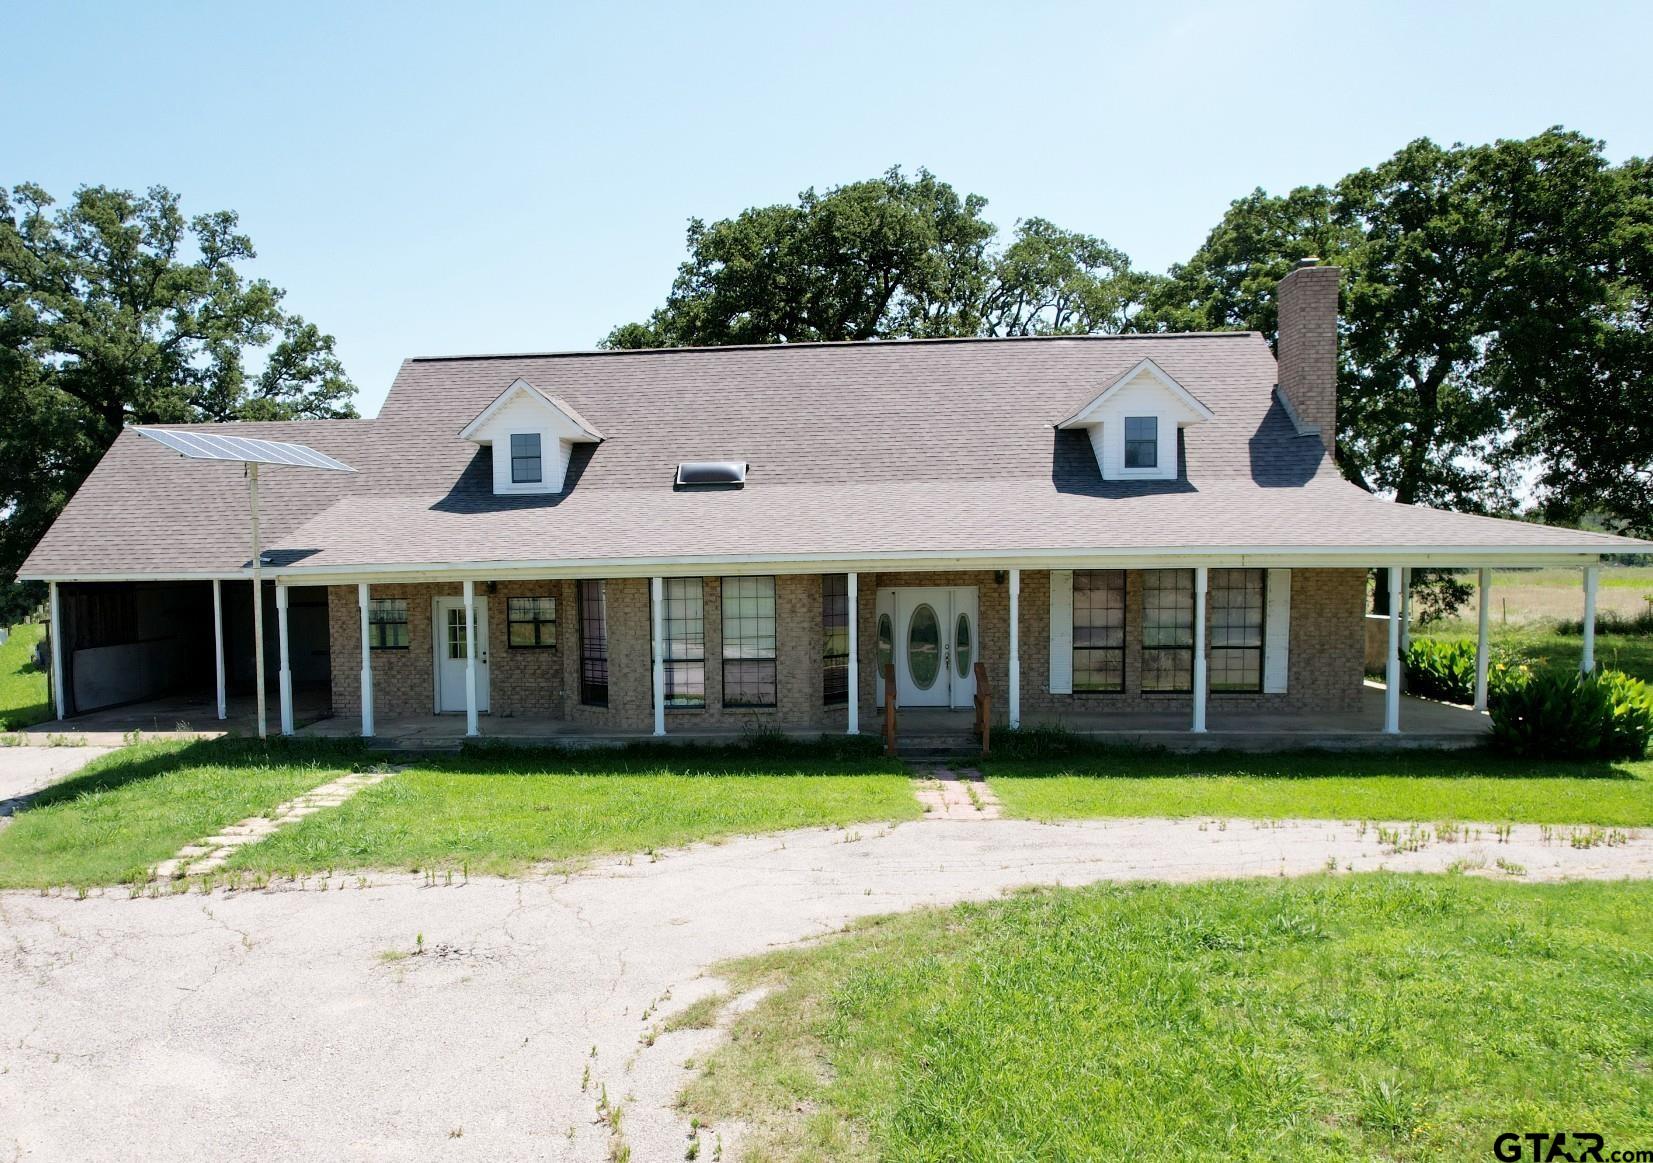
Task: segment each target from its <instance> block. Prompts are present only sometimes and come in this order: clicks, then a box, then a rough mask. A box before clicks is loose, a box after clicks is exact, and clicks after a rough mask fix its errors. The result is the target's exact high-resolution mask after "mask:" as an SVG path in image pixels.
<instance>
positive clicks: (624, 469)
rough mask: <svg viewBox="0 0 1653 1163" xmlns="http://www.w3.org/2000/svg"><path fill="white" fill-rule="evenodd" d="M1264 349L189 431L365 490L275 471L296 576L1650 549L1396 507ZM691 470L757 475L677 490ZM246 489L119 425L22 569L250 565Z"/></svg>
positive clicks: (739, 366)
mask: <svg viewBox="0 0 1653 1163" xmlns="http://www.w3.org/2000/svg"><path fill="white" fill-rule="evenodd" d="M1145 356H1147V357H1151V358H1152V359H1153V360H1154V361H1155V363H1157V364H1158V365H1159V366H1160V367H1161V368H1163V369H1164V370H1165V371H1166V372H1167V373H1168V374H1170V375H1171V376H1172V377H1173V378H1174V379H1176V380H1177V381H1178V382H1179V383H1181V384H1182V385H1183V386H1185V387H1186V388H1187V389H1188V390H1189V391H1190V392H1192V393H1193V394H1194V395H1195V396H1197V397H1198V398H1199V399H1200V400H1201V401H1203V402H1204V403H1205V404H1206V405H1207V406H1208V407H1209V408H1210V409H1211V410H1212V412H1213V413H1215V415H1216V419H1215V420H1214V421H1211V422H1208V423H1204V424H1200V425H1196V426H1194V427H1192V428H1189V429H1187V430H1186V431H1185V443H1184V450H1183V459H1184V464H1185V474H1184V477H1183V479H1181V480H1178V481H1175V482H1171V481H1165V482H1131V483H1104V482H1103V481H1101V480H1100V479H1099V474H1098V471H1097V468H1096V462H1095V460H1094V457H1093V455H1092V452H1091V449H1090V445H1089V442H1088V440H1087V438H1086V435H1085V434H1084V433H1083V432H1079V431H1056V430H1055V429H1054V428H1053V427H1052V426H1053V425H1054V424H1055V423H1057V422H1058V421H1060V420H1062V419H1063V418H1065V417H1067V416H1070V415H1072V414H1073V412H1074V411H1075V410H1077V409H1078V408H1079V407H1081V406H1082V405H1084V404H1085V403H1087V402H1088V401H1089V400H1090V399H1092V398H1093V397H1094V396H1095V395H1096V394H1097V393H1098V392H1099V391H1101V389H1102V388H1103V387H1105V386H1106V385H1107V384H1108V383H1109V382H1110V381H1112V380H1113V379H1114V378H1115V377H1117V376H1118V375H1120V374H1121V373H1122V372H1124V371H1126V370H1127V369H1129V368H1130V367H1131V366H1133V365H1134V364H1135V363H1137V362H1138V361H1139V360H1141V359H1142V358H1143V357H1145ZM519 377H520V378H522V379H526V380H527V381H528V382H529V383H531V384H533V385H534V386H535V387H536V388H538V389H539V390H540V391H541V392H544V393H545V394H546V395H549V396H554V397H557V398H559V399H561V400H564V401H566V402H567V403H568V405H569V406H570V407H571V408H573V409H577V410H578V412H579V414H581V415H582V416H584V417H585V418H586V419H587V420H589V422H590V423H591V424H592V425H593V426H595V428H596V429H597V430H598V431H600V432H602V433H603V434H604V435H605V436H606V437H607V439H606V440H604V441H603V442H602V443H601V444H596V445H576V446H575V448H574V456H573V461H572V463H571V465H570V467H569V473H568V487H567V489H566V490H565V492H564V493H563V494H562V495H559V496H553V497H545V496H539V497H495V496H494V495H493V494H492V492H491V481H492V476H491V470H490V464H491V461H490V459H489V458H490V456H491V455H492V454H491V452H490V451H489V450H487V449H480V448H477V447H476V446H474V445H472V444H470V443H469V442H467V441H463V440H460V439H459V436H458V434H459V432H460V430H461V429H463V428H464V427H465V426H466V425H467V424H468V423H469V422H470V421H471V420H472V419H474V418H475V417H476V415H477V414H478V413H480V412H481V411H482V410H483V409H484V408H486V407H487V406H488V405H489V404H490V403H491V402H492V401H493V400H494V399H495V398H496V397H497V396H498V395H499V394H500V392H502V391H503V390H504V389H505V388H506V387H508V386H509V385H510V384H511V383H512V382H513V381H514V380H516V379H517V378H519ZM1274 382H1275V364H1274V359H1273V356H1272V354H1271V353H1270V351H1269V348H1268V345H1267V344H1266V342H1265V341H1264V340H1263V338H1262V337H1261V336H1260V335H1257V334H1256V333H1246V332H1233V333H1222V334H1205V335H1157V336H1120V337H1087V338H1063V339H1025V340H973V341H972V340H964V341H933V342H889V343H861V344H799V345H790V346H779V347H763V348H703V349H685V350H675V351H659V352H601V353H599V352H592V353H570V354H559V355H513V356H481V357H465V358H433V359H413V360H408V361H407V362H405V363H404V364H403V365H402V368H401V371H400V373H399V374H398V375H397V377H396V382H395V384H394V386H393V387H392V390H391V392H390V395H389V398H388V399H387V400H386V402H385V405H384V408H383V410H382V411H381V413H380V415H379V416H378V417H377V418H376V419H373V420H354V421H307V422H295V423H271V424H246V425H195V426H191V427H196V428H204V429H207V430H229V431H235V432H240V433H242V434H245V435H251V436H262V437H267V438H270V439H278V440H294V441H299V442H301V443H305V444H309V445H311V446H313V447H315V448H317V449H319V450H321V451H322V452H325V453H328V454H329V455H331V456H334V457H337V458H338V459H340V460H342V461H344V462H345V463H346V464H349V465H351V466H353V467H355V468H356V469H358V470H359V475H356V476H345V475H343V474H334V473H318V472H306V471H303V470H297V469H284V468H279V467H274V468H266V469H264V470H263V473H262V477H261V485H262V487H261V506H260V511H261V516H262V522H263V533H264V543H265V545H266V547H267V551H268V557H269V559H270V560H271V561H273V562H275V563H276V564H277V565H285V566H289V567H290V568H292V569H293V570H294V571H295V572H296V571H302V570H303V569H306V568H309V567H315V566H334V567H341V568H344V567H354V566H361V567H364V568H371V567H374V566H387V567H395V566H413V565H419V564H445V563H454V564H458V563H465V562H489V563H494V562H497V563H510V562H558V561H569V562H573V561H582V562H585V561H597V560H604V559H610V560H612V559H643V560H649V559H661V558H673V557H707V556H736V555H738V556H742V557H748V558H750V557H760V558H761V557H764V556H765V555H775V556H776V557H783V556H792V555H810V554H821V555H856V554H867V555H881V554H899V553H913V554H928V553H953V552H956V553H959V554H984V553H1000V554H1007V555H1008V554H1012V553H1016V552H1024V553H1033V552H1040V551H1053V552H1059V551H1063V550H1074V551H1080V550H1090V551H1098V550H1108V549H1119V550H1136V549H1140V550H1143V551H1152V550H1167V551H1169V550H1198V549H1201V548H1218V547H1236V546H1246V547H1257V548H1265V547H1266V548H1271V549H1281V550H1292V549H1302V550H1315V549H1327V548H1338V549H1361V548H1373V549H1392V548H1412V547H1417V548H1420V549H1422V548H1425V547H1431V548H1433V547H1451V548H1464V549H1473V548H1501V549H1515V548H1523V547H1525V548H1531V549H1533V550H1535V551H1538V552H1543V551H1581V552H1591V551H1604V552H1614V551H1618V552H1625V551H1633V550H1638V549H1645V548H1646V546H1645V545H1644V544H1643V543H1640V542H1632V541H1628V540H1626V539H1622V538H1614V537H1610V536H1607V535H1604V534H1593V533H1583V532H1577V531H1573V530H1566V529H1557V528H1550V527H1544V526H1538V525H1532V524H1527V523H1524V522H1515V521H1503V520H1496V519H1492V518H1484V517H1475V516H1470V515H1466V514H1458V513H1446V512H1440V511H1436V510H1431V509H1424V508H1414V507H1409V506H1402V505H1395V504H1391V503H1388V502H1385V501H1381V500H1378V499H1375V498H1373V497H1370V496H1368V495H1367V494H1366V493H1365V492H1363V491H1361V490H1360V489H1358V488H1357V487H1355V486H1354V485H1352V484H1349V483H1348V482H1346V481H1345V480H1343V479H1342V477H1341V476H1340V475H1339V474H1338V472H1337V469H1336V467H1335V466H1334V465H1333V464H1332V463H1331V462H1330V460H1329V459H1328V458H1327V457H1326V456H1325V454H1324V452H1323V450H1322V448H1321V445H1320V442H1319V440H1318V439H1317V438H1316V437H1313V436H1307V437H1305V436H1299V435H1298V434H1297V432H1296V429H1295V428H1294V427H1293V425H1292V423H1291V420H1290V419H1289V417H1288V416H1287V415H1286V413H1285V411H1284V410H1283V409H1282V408H1281V406H1280V404H1279V403H1278V402H1277V401H1276V399H1275V398H1274V393H1273V387H1274ZM686 460H743V461H748V462H750V463H751V471H750V474H749V477H748V483H747V485H746V486H745V488H743V489H714V490H696V489H678V488H674V487H673V484H672V481H673V475H674V473H675V470H676V466H677V464H678V463H679V462H681V461H686ZM246 515H247V503H246V496H245V485H244V483H243V481H242V479H241V474H240V473H239V472H238V471H237V470H236V469H235V468H234V467H233V466H229V465H224V464H210V463H197V462H191V461H184V460H180V459H179V458H177V457H176V456H174V455H173V454H171V453H169V452H167V451H166V450H165V449H163V448H161V447H160V446H158V445H156V444H154V443H152V442H149V441H145V440H143V439H141V438H139V437H137V436H136V435H134V434H133V433H131V432H127V433H123V434H122V435H121V437H120V439H119V440H117V441H116V442H115V444H114V446H113V447H112V448H111V449H110V450H109V452H108V454H107V455H106V456H105V457H104V459H103V462H102V463H101V464H100V465H99V466H98V468H97V470H96V471H95V472H94V473H93V474H92V476H91V478H90V479H89V480H88V481H87V482H86V484H85V485H84V486H83V487H82V488H81V490H80V492H79V493H78V494H77V495H76V496H75V497H74V499H73V500H72V501H71V502H70V504H69V506H68V508H67V509H65V511H64V513H63V514H62V516H61V517H59V519H58V521H57V523H56V524H55V525H54V526H53V527H52V529H51V530H50V532H49V533H48V534H47V535H46V537H45V538H44V539H43V540H42V541H41V543H40V545H39V546H38V547H37V548H36V549H35V551H34V553H33V554H32V555H31V556H30V558H29V560H28V562H27V563H26V564H25V567H24V570H23V573H24V575H25V576H30V577H71V576H77V575H80V576H85V575H92V574H98V575H109V574H117V575H132V576H144V575H153V576H165V575H179V574H192V573H201V574H211V573H231V572H236V571H239V570H240V569H242V568H243V567H244V566H245V565H246V564H247V561H248V542H247V521H246Z"/></svg>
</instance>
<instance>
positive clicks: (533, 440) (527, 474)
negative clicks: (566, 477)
mask: <svg viewBox="0 0 1653 1163" xmlns="http://www.w3.org/2000/svg"><path fill="white" fill-rule="evenodd" d="M544 479H545V474H544V472H543V471H542V469H541V467H540V434H539V433H538V432H513V433H511V483H512V484H513V485H537V484H539V483H541V482H542V481H543V480H544Z"/></svg>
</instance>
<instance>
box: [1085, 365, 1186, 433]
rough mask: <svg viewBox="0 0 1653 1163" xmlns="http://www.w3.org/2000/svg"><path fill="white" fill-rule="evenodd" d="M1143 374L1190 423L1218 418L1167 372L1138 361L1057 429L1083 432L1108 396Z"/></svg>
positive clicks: (1156, 366) (1157, 366)
mask: <svg viewBox="0 0 1653 1163" xmlns="http://www.w3.org/2000/svg"><path fill="white" fill-rule="evenodd" d="M1144 373H1146V374H1147V376H1148V378H1149V379H1151V380H1153V381H1154V382H1155V383H1157V384H1158V385H1159V386H1160V387H1161V388H1163V389H1164V390H1165V391H1167V392H1169V393H1170V394H1171V396H1172V397H1173V398H1174V399H1175V400H1177V402H1178V403H1180V404H1182V406H1183V407H1184V408H1186V409H1187V410H1188V411H1189V413H1190V414H1191V415H1190V421H1191V422H1198V421H1200V420H1215V419H1216V418H1217V414H1216V413H1215V412H1213V411H1212V410H1211V409H1210V408H1207V407H1206V406H1205V405H1204V404H1203V403H1201V402H1200V400H1199V397H1197V396H1195V395H1194V393H1193V392H1190V391H1189V390H1188V389H1187V388H1185V387H1183V386H1182V385H1181V384H1179V383H1177V381H1176V380H1175V379H1174V378H1172V376H1171V373H1169V372H1167V371H1166V370H1165V369H1164V368H1162V367H1160V366H1159V365H1158V364H1157V363H1155V362H1154V361H1153V360H1151V359H1141V360H1138V361H1137V362H1136V364H1135V365H1134V366H1133V367H1131V368H1130V369H1129V370H1128V371H1126V372H1125V373H1124V374H1123V375H1120V376H1116V377H1115V378H1114V380H1113V381H1112V382H1111V383H1109V384H1108V386H1107V387H1105V388H1103V389H1102V391H1101V392H1100V393H1098V394H1097V395H1096V397H1095V398H1093V399H1092V400H1091V402H1090V403H1088V404H1086V405H1085V406H1084V407H1083V408H1081V409H1079V410H1078V411H1077V412H1075V413H1074V414H1073V415H1071V416H1069V417H1068V418H1067V419H1066V420H1063V421H1060V422H1059V423H1058V424H1057V425H1056V427H1058V428H1082V427H1084V426H1085V425H1087V424H1090V423H1093V422H1094V421H1093V419H1092V417H1093V416H1094V415H1095V413H1096V412H1097V411H1098V410H1100V409H1101V408H1102V407H1103V406H1104V405H1105V404H1106V403H1107V402H1108V397H1109V396H1111V395H1113V394H1114V393H1115V392H1117V391H1118V390H1119V389H1120V388H1122V387H1124V386H1125V385H1126V384H1128V383H1130V382H1131V381H1132V380H1134V379H1136V377H1137V376H1138V375H1141V374H1144Z"/></svg>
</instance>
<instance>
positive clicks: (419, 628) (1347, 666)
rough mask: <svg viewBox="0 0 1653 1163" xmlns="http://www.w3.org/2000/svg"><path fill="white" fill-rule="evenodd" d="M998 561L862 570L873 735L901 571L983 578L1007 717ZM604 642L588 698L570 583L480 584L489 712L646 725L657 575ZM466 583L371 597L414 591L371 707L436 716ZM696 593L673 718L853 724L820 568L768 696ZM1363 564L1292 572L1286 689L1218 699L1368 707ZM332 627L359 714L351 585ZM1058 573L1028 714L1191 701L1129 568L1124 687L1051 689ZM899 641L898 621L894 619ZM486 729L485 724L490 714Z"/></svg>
mask: <svg viewBox="0 0 1653 1163" xmlns="http://www.w3.org/2000/svg"><path fill="white" fill-rule="evenodd" d="M995 578H996V574H995V573H994V572H993V571H988V570H980V571H952V572H940V573H879V574H874V573H865V574H862V575H861V577H860V585H859V590H860V593H859V613H858V619H857V622H858V632H857V637H858V641H859V647H860V665H859V672H860V703H861V730H862V731H863V732H864V733H867V734H876V733H877V732H878V731H879V729H880V724H881V722H882V718H881V716H882V708H881V707H880V706H879V704H878V702H877V696H876V691H877V684H876V677H877V675H876V667H877V631H878V627H877V595H878V591H879V590H880V589H887V588H892V587H901V586H975V587H976V590H977V595H978V601H979V625H978V627H977V635H978V638H979V644H978V648H977V649H978V655H977V656H978V657H979V658H980V660H981V661H982V663H983V664H984V665H985V666H986V668H987V674H988V681H989V682H990V684H991V685H992V690H993V700H994V707H995V713H996V716H997V717H998V718H1000V719H1001V720H1002V719H1003V717H1004V713H1005V705H1006V703H1005V698H1006V692H1007V690H1008V684H1009V639H1010V587H1009V583H1008V581H997V580H995ZM605 588H606V595H607V605H608V643H609V705H608V706H607V707H588V706H584V705H582V704H581V703H580V699H579V694H580V682H579V665H580V659H579V610H578V604H577V600H576V588H575V583H573V582H571V581H560V582H509V583H506V582H501V583H499V585H498V586H497V587H496V592H494V593H492V594H489V593H487V592H486V586H485V585H483V584H481V583H479V585H478V591H479V592H478V594H477V599H478V601H479V602H482V601H486V602H487V603H488V611H489V660H490V679H491V689H492V701H493V710H492V714H493V715H496V716H500V717H506V716H525V717H526V716H534V717H543V718H546V719H549V720H552V721H565V722H568V723H572V724H577V725H583V726H589V727H596V728H607V729H613V730H630V731H647V730H650V729H652V726H653V722H654V713H653V670H652V661H651V652H650V639H651V627H650V614H649V583H648V580H647V579H645V578H611V579H609V580H608V581H607V582H606V587H605ZM460 592H461V589H460V587H459V586H458V585H383V586H374V587H373V596H375V597H385V598H403V599H405V600H406V601H407V603H408V637H409V645H408V648H407V649H406V650H376V651H374V652H373V680H374V693H375V703H376V711H377V714H378V715H379V716H380V717H381V718H395V717H399V716H409V715H428V714H430V713H431V710H432V706H433V704H434V692H433V689H432V682H433V675H432V669H433V654H432V644H431V634H432V625H431V609H432V599H433V598H435V597H437V596H439V595H454V596H457V595H458V594H459V593H460ZM702 593H703V595H704V601H705V612H706V706H705V707H704V708H694V709H672V710H669V711H667V714H666V730H667V732H668V733H671V732H674V731H695V730H703V729H708V728H715V729H730V728H739V727H748V726H750V727H765V726H774V727H779V728H785V729H790V730H800V729H804V730H807V729H819V730H822V731H827V732H839V731H842V730H844V728H845V725H846V720H847V712H846V711H845V709H844V708H843V707H841V706H840V707H824V706H822V704H821V698H822V675H821V579H820V576H819V575H817V574H801V575H787V576H781V577H778V578H776V587H775V601H776V616H777V620H778V621H777V627H776V680H777V691H776V699H777V705H776V706H775V707H771V708H752V707H739V708H726V707H724V706H723V687H722V681H723V667H722V647H723V618H722V608H723V607H722V585H721V583H720V580H719V579H717V578H710V577H709V578H706V579H705V581H704V586H703V590H702ZM1365 594H1366V575H1365V573H1364V572H1363V571H1361V570H1307V569H1298V570H1293V571H1292V600H1291V608H1292V621H1291V662H1290V670H1289V675H1288V690H1287V692H1286V693H1284V694H1277V695H1263V694H1217V693H1213V694H1212V695H1211V696H1210V704H1209V705H1210V706H1211V708H1212V710H1213V711H1221V710H1246V709H1256V710H1267V711H1280V712H1288V713H1290V712H1310V711H1332V710H1353V709H1355V708H1357V707H1358V706H1359V702H1360V693H1361V681H1362V674H1363V665H1362V664H1363V654H1364V641H1365V625H1364V603H1365ZM545 595H550V596H554V597H556V599H557V636H558V646H557V649H556V650H554V651H552V650H524V649H518V650H512V649H510V648H509V647H508V646H507V641H508V639H507V633H508V631H507V622H506V600H507V599H508V598H510V597H513V596H517V597H532V596H545ZM328 597H329V618H330V623H331V629H332V668H333V709H334V713H335V714H337V715H359V714H360V713H361V703H360V690H359V681H358V668H359V667H360V665H361V654H360V649H361V647H360V643H361V638H360V621H359V616H358V613H357V607H356V590H355V587H354V586H335V587H332V588H331V589H330V590H329V593H328ZM1049 621H1050V575H1049V574H1048V573H1046V572H1045V571H1042V570H1024V571H1023V572H1022V600H1021V656H1022V667H1021V674H1022V681H1021V693H1022V712H1023V716H1024V718H1029V719H1031V718H1038V717H1052V718H1059V717H1060V716H1061V715H1062V714H1063V713H1073V712H1086V713H1092V712H1106V711H1109V710H1119V711H1137V710H1144V709H1154V710H1167V709H1184V708H1189V707H1190V706H1191V702H1192V699H1191V696H1189V695H1187V694H1155V693H1144V692H1143V691H1142V690H1141V667H1140V665H1139V662H1138V660H1137V657H1138V656H1137V652H1138V650H1139V649H1140V647H1141V644H1142V576H1141V573H1140V572H1138V571H1135V570H1132V571H1128V572H1127V574H1126V619H1125V647H1126V649H1125V659H1126V666H1125V676H1126V679H1125V690H1124V691H1122V692H1117V693H1082V694H1071V695H1052V694H1050V693H1049V692H1048V690H1047V687H1048V686H1049V675H1050V669H1049V668H1050V663H1049V651H1050V637H1049V634H1050V630H1049ZM896 634H897V639H898V643H899V634H900V630H899V628H897V630H896ZM483 732H484V734H486V732H487V726H486V723H484V726H483Z"/></svg>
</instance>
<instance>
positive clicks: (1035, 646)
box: [1022, 569, 1366, 718]
mask: <svg viewBox="0 0 1653 1163" xmlns="http://www.w3.org/2000/svg"><path fill="white" fill-rule="evenodd" d="M1209 599H1210V595H1209V594H1208V595H1207V606H1206V619H1207V621H1206V624H1207V625H1208V626H1209V625H1210V604H1209ZM1365 602H1366V573H1365V571H1364V570H1358V569H1343V570H1332V569H1294V570H1292V571H1291V638H1290V663H1289V666H1288V668H1287V673H1286V692H1285V693H1284V694H1272V695H1265V694H1239V693H1218V692H1212V693H1211V694H1209V695H1208V696H1207V702H1206V705H1207V706H1208V707H1209V708H1210V709H1211V710H1212V711H1225V710H1226V711H1234V710H1258V711H1269V712H1284V713H1296V712H1309V711H1352V710H1356V709H1358V708H1359V706H1360V692H1361V685H1362V683H1363V681H1364V675H1365V669H1364V665H1363V660H1364V655H1365V642H1366V637H1365V636H1366V628H1365V622H1364V619H1365ZM1141 648H1142V574H1141V572H1140V571H1138V570H1127V571H1126V573H1125V689H1124V690H1123V691H1108V692H1100V691H1096V692H1091V691H1087V692H1083V693H1078V694H1070V695H1053V694H1051V693H1049V687H1050V574H1049V573H1046V572H1044V571H1042V570H1041V571H1037V572H1032V571H1024V572H1023V574H1022V714H1023V717H1024V718H1025V717H1027V716H1029V715H1032V714H1035V713H1042V714H1046V715H1060V714H1061V713H1063V712H1069V713H1072V712H1085V713H1095V712H1106V711H1143V710H1160V711H1163V710H1177V709H1184V708H1186V709H1187V710H1188V712H1189V713H1190V714H1192V713H1193V696H1192V695H1191V694H1164V693H1157V692H1146V693H1145V692H1144V691H1143V690H1142V668H1141V665H1140V654H1139V651H1140V650H1141Z"/></svg>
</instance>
